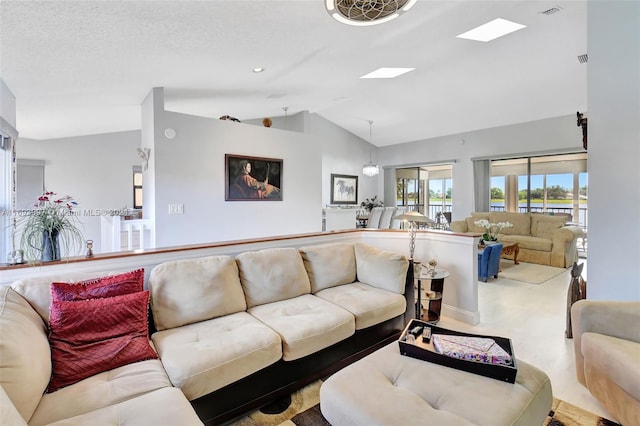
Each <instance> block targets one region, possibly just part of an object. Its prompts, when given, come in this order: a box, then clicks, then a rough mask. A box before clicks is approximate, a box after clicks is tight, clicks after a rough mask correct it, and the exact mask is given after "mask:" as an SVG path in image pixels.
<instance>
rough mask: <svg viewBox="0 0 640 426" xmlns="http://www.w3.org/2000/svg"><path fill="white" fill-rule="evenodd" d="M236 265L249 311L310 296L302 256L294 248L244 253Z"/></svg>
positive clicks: (238, 258) (309, 286)
mask: <svg viewBox="0 0 640 426" xmlns="http://www.w3.org/2000/svg"><path fill="white" fill-rule="evenodd" d="M236 262H237V264H238V269H239V270H240V282H241V283H242V289H243V290H244V295H245V299H246V300H247V307H249V308H251V307H253V306H258V305H264V304H265V303H271V302H276V301H279V300H285V299H291V298H293V297H298V296H301V295H303V294H308V293H310V292H311V283H310V282H309V277H308V276H307V271H306V270H305V269H304V263H303V262H302V256H301V255H300V253H299V252H298V250H296V249H294V248H272V249H265V250H260V251H251V252H245V253H241V254H239V255H238V256H237V257H236Z"/></svg>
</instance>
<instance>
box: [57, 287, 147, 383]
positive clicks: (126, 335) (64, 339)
mask: <svg viewBox="0 0 640 426" xmlns="http://www.w3.org/2000/svg"><path fill="white" fill-rule="evenodd" d="M148 304H149V292H148V291H141V292H138V293H132V294H125V295H122V296H114V297H107V298H103V299H91V300H82V301H77V302H67V301H54V302H52V305H51V315H50V334H49V341H50V343H51V359H52V363H53V364H52V367H53V375H52V378H51V382H50V383H49V392H54V391H56V390H58V389H60V388H62V387H65V386H68V385H70V384H73V383H76V382H78V381H80V380H82V379H85V378H87V377H89V376H92V375H94V374H97V373H100V372H103V371H107V370H111V369H112V368H116V367H120V366H122V365H125V364H130V363H133V362H138V361H144V360H148V359H153V358H157V354H156V352H155V351H154V350H153V349H152V348H151V346H150V345H149V338H148V333H149V329H148V322H147V313H148Z"/></svg>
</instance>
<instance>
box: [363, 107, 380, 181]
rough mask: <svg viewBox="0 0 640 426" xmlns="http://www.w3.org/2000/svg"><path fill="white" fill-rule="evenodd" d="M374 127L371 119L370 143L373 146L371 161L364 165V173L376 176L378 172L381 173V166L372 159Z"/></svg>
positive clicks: (370, 149)
mask: <svg viewBox="0 0 640 426" xmlns="http://www.w3.org/2000/svg"><path fill="white" fill-rule="evenodd" d="M372 129H373V121H371V120H369V144H370V145H371V146H370V147H369V162H368V163H367V164H365V165H364V166H362V173H364V174H365V176H375V175H377V174H378V173H380V168H379V167H378V165H377V164H375V163H374V162H373V161H372V159H371V151H372V150H373V143H372V140H373V139H372V138H371V134H372Z"/></svg>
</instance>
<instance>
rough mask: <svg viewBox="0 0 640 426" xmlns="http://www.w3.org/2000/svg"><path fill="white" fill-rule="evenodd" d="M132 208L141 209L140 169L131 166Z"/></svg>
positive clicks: (139, 167)
mask: <svg viewBox="0 0 640 426" xmlns="http://www.w3.org/2000/svg"><path fill="white" fill-rule="evenodd" d="M133 208H134V209H141V208H142V167H141V166H133Z"/></svg>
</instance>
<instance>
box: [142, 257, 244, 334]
mask: <svg viewBox="0 0 640 426" xmlns="http://www.w3.org/2000/svg"><path fill="white" fill-rule="evenodd" d="M148 285H149V290H150V292H151V308H152V310H153V319H154V322H155V325H156V329H157V330H165V329H168V328H174V327H179V326H181V325H185V324H191V323H194V322H198V321H204V320H208V319H211V318H216V317H220V316H223V315H228V314H233V313H236V312H241V311H244V310H245V309H246V308H247V305H246V303H245V300H244V293H243V291H242V286H241V285H240V279H239V278H238V267H237V266H236V262H235V260H234V259H233V257H231V256H209V257H202V258H197V259H185V260H176V261H171V262H165V263H162V264H160V265H158V266H156V267H155V268H154V269H153V270H152V271H151V274H149V283H148Z"/></svg>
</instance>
